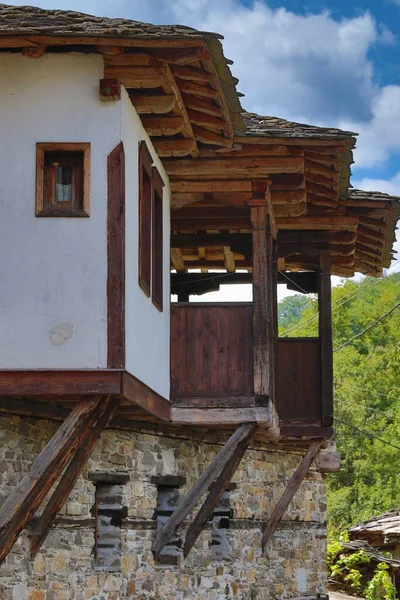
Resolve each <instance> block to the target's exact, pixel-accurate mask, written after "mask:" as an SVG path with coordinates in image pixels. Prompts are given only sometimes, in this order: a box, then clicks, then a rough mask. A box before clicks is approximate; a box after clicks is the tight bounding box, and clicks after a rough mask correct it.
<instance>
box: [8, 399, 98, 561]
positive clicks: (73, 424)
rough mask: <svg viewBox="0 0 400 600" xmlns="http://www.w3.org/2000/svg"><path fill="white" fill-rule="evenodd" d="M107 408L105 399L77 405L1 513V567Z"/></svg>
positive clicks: (85, 401) (82, 402)
mask: <svg viewBox="0 0 400 600" xmlns="http://www.w3.org/2000/svg"><path fill="white" fill-rule="evenodd" d="M107 407H108V402H104V398H103V397H94V398H87V399H84V400H82V401H81V402H80V403H79V404H77V405H76V406H75V408H74V410H73V411H72V412H71V413H70V414H69V416H68V417H67V418H66V420H65V421H64V423H63V424H62V425H61V427H60V428H59V429H58V431H57V432H56V433H55V434H54V436H53V437H52V438H51V440H50V441H49V442H48V444H47V446H46V447H45V448H44V450H43V451H42V452H41V453H40V454H39V456H38V457H37V458H36V460H35V461H34V462H33V464H32V466H31V469H30V471H29V473H27V474H26V475H25V477H24V478H23V479H22V481H21V482H20V484H19V485H18V486H17V488H16V489H15V491H14V492H13V493H12V494H11V496H9V497H8V498H7V500H6V502H5V503H4V504H3V506H2V508H1V511H0V564H1V563H2V562H3V560H4V559H5V558H6V556H7V554H8V553H9V552H10V550H11V548H12V547H13V545H14V543H15V541H16V539H17V537H18V536H19V534H20V533H21V531H22V530H23V529H24V528H25V527H26V525H27V523H28V522H29V521H30V519H31V518H32V516H33V515H34V513H35V512H36V511H37V509H38V508H39V506H40V504H41V502H42V501H43V500H44V498H45V497H46V495H47V493H48V492H49V491H50V489H51V487H52V485H53V484H54V482H55V481H56V480H57V479H58V477H59V475H60V474H61V472H62V471H63V469H64V468H65V467H66V465H67V464H68V463H69V461H70V460H71V458H72V456H73V455H74V454H75V452H76V450H77V448H79V446H80V445H81V443H82V442H83V441H84V440H85V439H86V436H87V432H88V430H90V428H91V427H92V426H93V425H95V424H96V423H97V422H98V420H99V418H100V417H101V415H102V414H103V413H104V411H105V410H106V409H107Z"/></svg>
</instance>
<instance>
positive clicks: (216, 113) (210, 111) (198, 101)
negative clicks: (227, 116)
mask: <svg viewBox="0 0 400 600" xmlns="http://www.w3.org/2000/svg"><path fill="white" fill-rule="evenodd" d="M182 99H183V101H184V103H185V106H186V107H187V108H190V109H192V110H197V111H199V112H202V113H204V114H206V115H211V116H212V117H217V118H223V117H224V111H223V109H222V108H221V107H219V106H217V105H216V104H214V103H213V102H212V101H209V100H204V99H203V98H197V97H196V96H191V95H190V94H182Z"/></svg>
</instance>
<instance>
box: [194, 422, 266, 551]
mask: <svg viewBox="0 0 400 600" xmlns="http://www.w3.org/2000/svg"><path fill="white" fill-rule="evenodd" d="M255 430H256V426H255V425H253V427H252V429H250V428H249V432H248V434H247V437H245V438H244V439H243V440H242V441H241V442H240V443H239V444H238V445H237V446H236V450H235V452H234V454H233V455H232V457H231V458H230V459H229V461H228V462H227V463H226V464H225V466H224V467H223V469H222V471H221V473H220V475H219V476H218V478H217V479H216V481H215V483H214V484H213V485H212V487H211V489H210V492H209V494H208V496H207V498H206V500H205V502H204V504H203V506H202V507H201V508H200V510H199V512H198V513H197V515H196V518H195V519H194V521H193V522H192V523H191V525H190V527H189V529H188V531H187V534H186V538H185V543H184V546H183V554H184V556H185V558H186V557H187V556H188V554H189V552H190V550H191V549H192V548H193V546H194V544H195V543H196V540H197V538H198V537H199V535H200V533H201V532H202V530H203V528H204V526H205V524H206V523H207V521H208V520H209V519H210V517H211V516H212V513H213V511H214V510H215V508H216V506H217V504H218V502H219V501H220V500H221V498H222V496H223V494H224V492H225V490H226V488H227V486H228V484H229V482H230V481H231V480H232V477H233V476H234V474H235V472H236V470H237V468H238V466H239V464H240V461H241V460H242V458H243V456H244V454H245V452H246V450H247V448H248V447H249V444H250V442H251V440H252V438H253V436H254V433H255Z"/></svg>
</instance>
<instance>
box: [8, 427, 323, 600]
mask: <svg viewBox="0 0 400 600" xmlns="http://www.w3.org/2000/svg"><path fill="white" fill-rule="evenodd" d="M58 426H59V424H57V423H52V422H48V421H45V420H34V419H27V418H23V419H20V418H18V417H0V505H1V504H2V502H3V501H4V499H5V498H6V497H7V495H8V494H10V493H11V491H12V490H13V489H14V488H15V486H16V485H17V483H18V482H19V481H20V480H21V478H22V477H23V475H24V473H25V472H26V471H27V470H28V469H29V467H30V465H31V463H32V460H33V459H34V458H35V457H36V456H37V454H38V453H39V452H40V451H41V450H42V448H43V447H44V445H45V444H46V443H47V441H48V440H49V438H50V437H51V436H52V435H53V433H54V432H55V430H56V429H57V427H58ZM218 450H219V446H218V445H212V444H209V443H203V442H198V441H189V440H182V439H177V438H172V437H171V438H170V437H166V436H158V435H150V434H147V433H139V432H127V431H119V430H107V431H106V432H105V433H104V434H103V436H102V439H101V440H100V441H99V443H98V444H97V446H96V448H95V450H94V452H93V455H92V457H91V459H90V461H89V463H88V465H87V467H86V468H85V470H84V472H83V474H82V476H81V477H80V478H79V481H78V483H77V485H76V486H75V488H74V490H73V492H72V494H71V496H70V498H69V500H68V502H67V503H66V505H65V507H64V509H63V511H62V513H61V515H60V518H59V519H58V522H57V525H56V527H55V528H53V529H52V531H51V532H50V534H49V535H48V537H47V540H46V542H45V544H44V545H43V547H42V549H41V551H40V552H39V553H38V554H37V556H36V558H35V560H34V561H30V560H29V558H28V546H29V544H28V536H27V534H26V532H24V534H22V535H21V536H20V538H19V539H18V542H17V543H16V545H15V546H14V549H13V551H12V552H11V553H10V554H9V556H8V558H7V560H6V561H5V562H4V563H3V565H2V566H0V600H3V599H4V600H5V599H7V600H84V599H85V600H87V599H93V600H94V599H96V600H122V599H125V598H136V599H140V600H141V599H143V600H145V599H146V600H148V599H159V598H162V599H166V600H183V598H185V599H187V598H190V599H197V600H202V599H207V600H223V599H225V598H234V599H238V600H240V599H242V600H245V599H246V600H253V599H259V600H262V599H265V600H267V599H275V598H282V599H285V598H303V597H310V598H315V597H316V595H317V593H319V592H320V593H322V592H324V591H325V583H326V582H325V579H326V574H325V558H326V557H325V520H326V500H325V498H326V497H325V481H324V476H323V475H321V474H319V473H318V472H316V471H311V472H310V473H309V475H308V476H307V479H306V480H305V481H304V482H303V483H302V485H301V488H300V490H299V492H298V493H297V494H296V496H295V498H294V500H293V502H292V504H291V506H290V509H289V511H288V512H287V514H286V515H285V516H284V519H283V521H282V522H281V524H280V526H279V528H278V530H277V532H276V533H275V535H274V537H273V539H272V540H271V542H270V543H269V546H268V548H267V550H266V551H265V553H264V554H263V553H262V552H261V548H260V541H261V527H262V525H263V523H265V521H266V520H267V519H268V515H270V513H271V511H272V509H273V507H274V505H275V504H276V502H277V500H278V499H279V497H280V495H281V494H282V492H283V490H284V488H285V484H286V482H287V480H288V478H289V477H290V475H291V474H292V473H293V471H294V469H295V468H296V466H297V465H298V463H299V460H300V456H299V454H296V453H295V451H293V453H290V452H287V451H286V452H272V451H259V450H257V451H255V450H250V451H248V452H247V453H246V455H245V457H244V459H243V460H242V463H241V465H240V467H239V469H238V471H237V473H236V476H235V478H234V482H235V483H236V487H235V488H234V489H232V491H231V492H230V499H229V501H230V506H231V509H232V515H231V518H230V519H229V528H228V529H227V530H226V538H227V540H228V543H229V548H228V556H229V558H228V559H226V560H213V557H215V553H214V554H213V546H212V544H211V542H212V538H213V528H212V524H211V523H210V524H209V525H208V526H207V528H206V529H205V531H203V533H202V534H201V535H200V537H199V539H198V540H197V543H196V545H195V546H194V548H193V549H192V551H191V553H190V555H189V557H188V558H187V559H186V560H183V559H182V557H181V555H180V552H179V553H178V558H177V560H176V562H177V564H176V565H157V564H155V563H154V559H153V556H152V553H151V544H152V540H153V539H154V535H155V527H156V520H155V510H156V507H157V494H158V491H157V487H156V485H155V483H154V476H159V475H170V474H172V475H180V476H183V477H185V478H186V483H185V484H184V485H183V486H182V487H181V488H179V490H178V491H179V494H180V495H183V494H184V493H185V492H186V491H187V489H189V488H190V487H191V486H192V485H193V484H194V483H195V481H196V480H197V478H198V476H199V474H200V473H201V472H202V471H203V470H204V468H205V467H206V466H207V465H208V464H209V463H210V461H211V460H212V458H213V457H214V456H215V454H216V452H217V451H218ZM116 471H118V472H125V473H129V476H130V477H129V481H128V482H127V483H126V484H124V485H122V486H121V488H120V491H121V494H122V498H119V500H121V504H122V505H123V506H124V507H126V514H125V513H124V514H123V515H122V517H121V519H120V521H119V522H117V521H116V523H117V529H118V535H119V536H120V546H119V553H120V562H119V565H118V567H117V570H110V569H108V570H107V569H106V568H104V567H103V568H102V567H99V566H96V559H95V554H94V546H95V522H96V518H95V512H94V510H93V507H94V504H95V483H94V482H93V481H92V480H91V479H92V478H93V474H94V475H95V474H96V472H110V473H112V472H116ZM89 473H90V476H91V479H89ZM118 523H119V524H118ZM119 528H120V529H119ZM183 529H184V527H183ZM224 535H225V534H224ZM214 543H215V541H214Z"/></svg>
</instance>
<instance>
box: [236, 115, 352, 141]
mask: <svg viewBox="0 0 400 600" xmlns="http://www.w3.org/2000/svg"><path fill="white" fill-rule="evenodd" d="M242 117H243V119H244V122H245V124H246V135H250V136H271V137H285V138H287V137H291V138H325V139H327V138H340V137H344V138H348V137H349V136H355V135H357V134H356V133H353V132H352V131H342V130H341V129H335V128H333V127H317V126H316V125H306V124H304V123H295V122H293V121H287V120H286V119H280V118H279V117H270V116H262V115H257V114H256V113H249V112H246V111H245V112H243V113H242Z"/></svg>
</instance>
